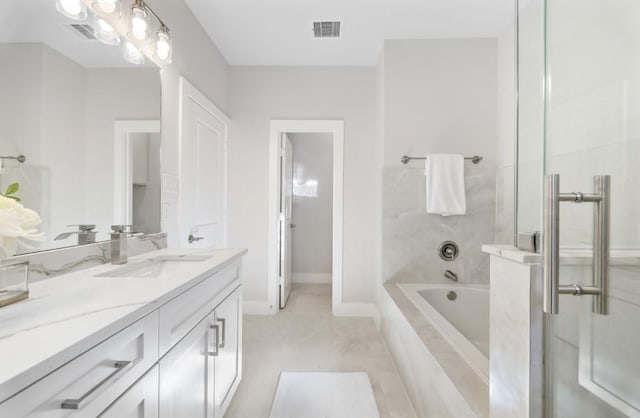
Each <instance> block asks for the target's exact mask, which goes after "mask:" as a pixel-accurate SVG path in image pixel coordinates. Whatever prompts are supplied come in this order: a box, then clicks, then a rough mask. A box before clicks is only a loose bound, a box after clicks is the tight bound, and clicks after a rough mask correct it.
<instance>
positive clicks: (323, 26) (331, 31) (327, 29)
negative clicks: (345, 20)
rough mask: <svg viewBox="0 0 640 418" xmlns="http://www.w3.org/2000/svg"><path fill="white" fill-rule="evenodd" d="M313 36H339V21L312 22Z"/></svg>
mask: <svg viewBox="0 0 640 418" xmlns="http://www.w3.org/2000/svg"><path fill="white" fill-rule="evenodd" d="M313 36H314V37H315V38H339V37H340V22H313Z"/></svg>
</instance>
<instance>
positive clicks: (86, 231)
mask: <svg viewBox="0 0 640 418" xmlns="http://www.w3.org/2000/svg"><path fill="white" fill-rule="evenodd" d="M67 226H77V227H78V230H77V231H69V232H63V233H62V234H59V235H58V236H57V237H55V238H54V240H56V241H57V240H61V239H67V238H69V237H70V236H71V235H75V234H78V245H84V244H92V243H94V242H96V233H97V232H96V231H94V229H95V227H96V226H95V225H91V224H80V225H67Z"/></svg>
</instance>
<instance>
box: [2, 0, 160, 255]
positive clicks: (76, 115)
mask: <svg viewBox="0 0 640 418" xmlns="http://www.w3.org/2000/svg"><path fill="white" fill-rule="evenodd" d="M98 27H99V23H98V20H97V19H96V18H95V17H94V16H92V15H91V12H89V13H88V17H87V18H86V19H85V20H83V21H77V20H72V19H69V18H68V17H65V16H63V15H62V14H60V13H58V12H57V11H56V9H55V2H54V1H48V0H47V1H45V0H38V1H24V0H3V12H2V14H1V15H0V62H2V66H0V92H1V94H0V155H2V156H5V155H6V156H18V155H24V156H25V157H26V160H25V161H24V162H23V163H20V162H19V161H17V160H6V159H5V160H0V161H1V162H2V167H1V168H0V190H1V191H5V190H6V188H7V187H8V185H10V184H12V183H18V184H19V185H20V189H19V191H18V192H17V193H16V194H17V196H18V197H19V198H21V199H22V204H24V206H25V207H28V208H31V209H34V210H36V211H37V212H38V213H39V214H40V216H41V217H42V225H41V230H42V231H43V232H44V233H45V234H46V238H45V240H44V241H42V242H40V243H35V244H34V246H35V248H27V247H21V248H19V250H18V252H19V253H25V252H31V251H38V250H45V249H51V248H58V247H65V246H72V245H77V244H78V243H87V242H91V241H94V240H97V241H100V240H106V239H108V237H109V231H110V225H111V224H114V223H122V222H116V221H117V220H119V219H120V218H121V217H122V212H123V210H130V211H131V212H130V213H131V214H130V215H129V216H130V218H129V219H130V222H127V223H129V224H134V225H136V222H137V223H140V226H141V227H142V231H143V232H159V231H160V224H159V216H160V215H159V213H160V192H159V188H160V186H159V177H160V167H159V146H160V140H159V124H160V122H159V119H160V98H161V91H160V74H159V70H158V69H157V68H156V67H155V66H154V65H153V64H152V63H148V64H144V65H137V66H136V65H133V64H130V63H128V62H126V61H125V60H123V58H122V44H120V45H115V46H110V45H106V44H105V43H102V42H100V41H98V40H97V39H96V34H97V33H98V31H97V28H98ZM123 42H124V40H123ZM139 120H145V121H153V122H154V123H155V126H157V128H154V129H152V130H148V131H146V132H142V133H139V134H140V136H141V137H142V138H143V139H142V140H141V143H144V144H145V147H146V151H145V152H146V154H145V155H144V157H142V156H138V157H136V156H134V155H133V154H132V153H134V150H133V148H127V149H126V150H124V152H123V153H121V154H118V155H116V151H117V149H118V145H117V144H114V138H115V130H116V125H117V124H118V122H119V121H139ZM145 135H146V136H145ZM135 141H137V140H134V141H133V142H131V144H133V143H134V142H135ZM136 150H137V148H136ZM121 160H123V161H132V164H133V161H138V160H139V161H142V162H141V163H140V164H144V165H146V168H145V169H144V171H145V174H146V183H144V184H143V183H141V182H140V183H139V184H137V185H134V180H133V179H131V183H130V186H128V190H130V193H131V198H130V199H129V200H128V202H132V203H133V204H132V205H131V206H130V209H126V208H125V209H123V208H122V207H115V206H114V200H116V199H114V196H116V192H117V190H118V188H121V187H122V186H121V185H117V184H116V180H117V177H118V176H117V175H114V172H115V171H116V169H117V168H122V162H121ZM133 168H135V169H136V170H137V171H138V172H140V170H139V169H138V167H137V164H135V165H133V166H132V170H133ZM140 219H142V221H141V220H140ZM92 226H95V227H92ZM56 238H58V239H56Z"/></svg>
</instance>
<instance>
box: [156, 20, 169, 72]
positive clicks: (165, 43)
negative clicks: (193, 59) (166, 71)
mask: <svg viewBox="0 0 640 418" xmlns="http://www.w3.org/2000/svg"><path fill="white" fill-rule="evenodd" d="M172 52H173V48H172V46H171V36H170V35H169V28H167V27H166V26H165V25H161V26H160V30H159V31H158V32H157V33H156V56H157V57H158V59H159V60H160V61H161V62H163V63H165V64H169V63H171V53H172Z"/></svg>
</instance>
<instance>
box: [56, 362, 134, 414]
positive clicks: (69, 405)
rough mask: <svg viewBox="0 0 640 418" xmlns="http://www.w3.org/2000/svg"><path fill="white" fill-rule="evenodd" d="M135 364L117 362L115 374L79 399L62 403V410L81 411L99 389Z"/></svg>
mask: <svg viewBox="0 0 640 418" xmlns="http://www.w3.org/2000/svg"><path fill="white" fill-rule="evenodd" d="M132 364H133V362H131V361H116V362H115V363H114V367H115V368H116V369H115V370H114V371H113V372H111V373H109V376H107V377H105V378H104V379H102V380H101V381H100V382H98V384H96V385H95V386H94V387H92V388H91V389H89V390H88V391H87V392H85V394H84V395H82V396H81V397H79V398H77V399H65V400H64V401H62V404H61V405H60V408H62V409H80V408H82V407H83V405H82V403H83V402H84V401H86V400H87V398H89V397H91V395H93V394H95V393H96V392H97V390H98V389H100V388H101V387H103V386H104V385H106V384H107V383H108V382H109V381H111V380H114V379H115V378H116V376H118V375H119V374H121V373H123V372H124V371H126V370H127V369H128V368H129V366H131V365H132Z"/></svg>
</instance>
